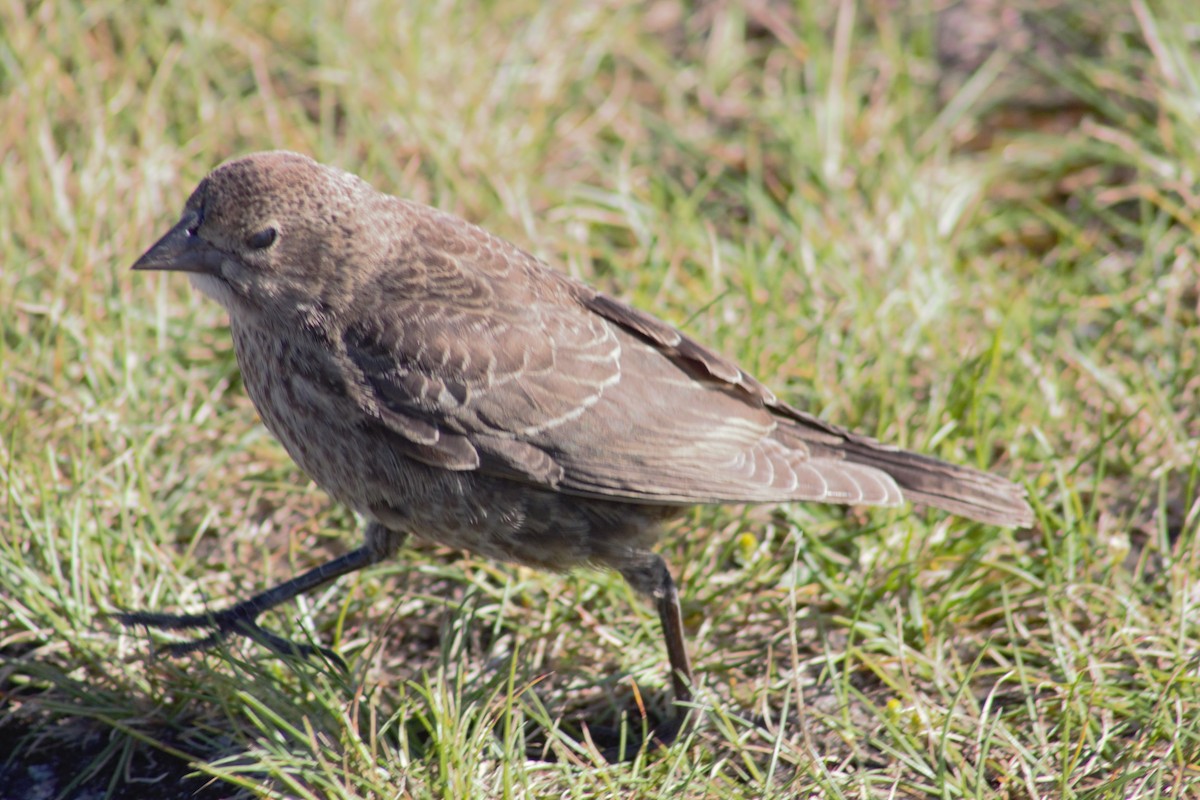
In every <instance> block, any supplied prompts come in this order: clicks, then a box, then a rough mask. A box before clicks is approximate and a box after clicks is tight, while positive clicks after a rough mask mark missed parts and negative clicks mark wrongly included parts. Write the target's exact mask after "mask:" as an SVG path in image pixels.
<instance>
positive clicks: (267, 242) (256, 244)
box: [246, 228, 279, 250]
mask: <svg viewBox="0 0 1200 800" xmlns="http://www.w3.org/2000/svg"><path fill="white" fill-rule="evenodd" d="M278 235H279V232H278V231H276V230H275V229H274V228H263V229H262V230H261V231H259V232H258V233H252V234H250V236H249V238H247V239H246V246H247V247H249V248H250V249H251V250H266V249H267V248H268V247H270V246H271V245H273V244H275V237H277V236H278Z"/></svg>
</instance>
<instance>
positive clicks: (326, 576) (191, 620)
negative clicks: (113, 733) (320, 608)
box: [114, 522, 405, 662]
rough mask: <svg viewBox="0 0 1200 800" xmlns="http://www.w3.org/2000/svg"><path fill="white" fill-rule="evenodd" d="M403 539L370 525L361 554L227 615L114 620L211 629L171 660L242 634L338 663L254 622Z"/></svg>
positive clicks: (387, 552) (132, 614) (177, 648)
mask: <svg viewBox="0 0 1200 800" xmlns="http://www.w3.org/2000/svg"><path fill="white" fill-rule="evenodd" d="M404 538H405V537H404V536H403V535H402V534H399V533H397V532H395V531H390V530H388V529H386V528H383V526H381V525H379V523H377V522H372V523H371V525H370V526H369V527H368V529H367V532H366V539H367V544H365V545H363V546H362V547H360V548H358V549H357V550H353V551H351V552H349V553H347V554H346V555H344V556H340V557H339V558H335V559H334V560H332V561H327V562H326V563H324V564H321V565H319V566H317V567H314V568H312V569H310V570H309V571H308V572H305V573H303V574H301V575H297V576H296V577H295V578H292V579H291V580H289V581H285V582H284V583H281V584H279V585H278V586H274V587H272V588H270V589H268V590H266V591H265V592H262V593H260V594H256V595H254V596H253V597H251V598H250V599H248V600H243V601H242V602H240V603H237V604H236V605H233V606H230V607H229V608H227V609H225V610H223V611H213V612H207V613H203V614H164V613H160V612H155V611H127V612H122V613H119V614H115V615H114V616H115V617H116V619H117V621H118V622H120V623H121V624H123V625H145V626H146V627H148V628H160V629H162V630H183V629H190V628H211V629H212V633H210V634H208V635H207V636H203V637H201V638H199V639H193V640H191V641H187V642H176V643H174V644H170V645H167V648H166V649H167V652H168V653H169V654H171V655H173V656H178V655H184V654H186V653H192V652H195V651H197V650H204V649H207V648H209V647H212V646H213V645H216V644H218V643H219V642H222V641H224V640H225V639H227V638H228V637H229V636H231V635H234V634H238V635H243V636H248V637H249V638H251V639H253V640H254V641H256V642H258V643H260V644H262V645H264V646H265V647H267V648H269V649H270V650H273V651H274V652H276V653H279V654H280V655H288V656H299V657H301V658H308V657H311V656H313V655H316V654H317V653H320V654H322V655H324V656H326V657H327V658H330V659H332V660H334V661H338V662H340V661H341V658H340V657H339V656H338V655H337V654H336V653H334V652H333V651H332V650H329V649H327V648H324V647H318V646H314V645H309V644H300V643H298V642H293V641H290V640H288V639H285V638H283V637H282V636H278V635H276V634H274V633H271V632H270V631H268V630H266V629H265V628H263V627H262V626H260V625H259V624H258V623H257V622H255V620H256V619H257V618H258V617H259V616H260V615H261V614H263V613H264V612H266V611H269V610H271V609H272V608H275V607H276V606H278V605H282V604H283V603H286V602H288V601H289V600H292V599H294V598H296V597H299V596H300V595H302V594H304V593H306V592H309V591H311V590H313V589H315V588H317V587H318V586H320V585H322V584H324V583H328V582H329V581H332V580H334V579H335V578H340V577H341V576H343V575H346V574H348V573H350V572H356V571H357V570H360V569H363V568H365V567H369V566H371V565H372V564H377V563H379V562H380V561H383V560H384V559H386V558H388V557H390V556H391V555H392V554H393V553H395V551H396V550H397V549H399V547H400V545H401V544H402V543H403V541H404Z"/></svg>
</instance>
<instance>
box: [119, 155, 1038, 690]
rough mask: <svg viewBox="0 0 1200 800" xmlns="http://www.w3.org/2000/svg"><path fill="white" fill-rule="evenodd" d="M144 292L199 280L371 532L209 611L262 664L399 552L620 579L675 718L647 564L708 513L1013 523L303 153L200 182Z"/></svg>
mask: <svg viewBox="0 0 1200 800" xmlns="http://www.w3.org/2000/svg"><path fill="white" fill-rule="evenodd" d="M135 269H168V270H180V271H186V272H188V273H190V276H191V280H192V283H193V284H194V285H195V286H196V287H197V288H198V289H200V290H201V291H202V292H204V293H205V294H208V295H209V296H211V297H213V298H214V299H216V300H217V301H218V302H220V303H221V305H223V306H224V307H225V308H226V310H227V311H228V312H229V320H230V328H231V330H232V332H233V338H234V344H235V349H236V352H237V358H238V363H239V365H240V366H241V369H242V374H243V377H244V380H245V385H246V388H247V391H248V392H249V393H250V396H251V398H252V399H253V401H254V404H255V406H256V407H257V408H258V410H259V413H260V414H261V415H262V418H263V421H264V423H265V424H266V426H267V428H268V429H270V431H271V432H272V433H273V434H275V436H277V437H278V438H279V440H280V441H281V442H282V443H283V445H284V447H285V448H286V449H287V451H288V453H289V454H290V455H291V456H292V458H294V459H295V460H296V462H297V463H298V464H299V465H300V466H301V467H302V468H303V469H304V470H305V472H307V473H308V474H309V475H311V476H312V478H313V479H314V480H315V481H316V482H317V483H318V484H319V485H320V486H321V487H323V488H324V489H325V490H326V491H328V492H329V493H330V494H331V495H332V496H333V497H335V498H336V499H338V500H340V501H341V502H343V503H345V504H347V505H349V506H350V507H351V508H353V509H354V510H356V511H357V512H359V513H360V514H362V515H363V516H364V517H366V518H367V519H368V520H369V526H368V528H367V533H366V545H365V547H363V548H360V549H359V550H356V551H354V552H353V553H350V554H349V555H347V556H344V557H343V558H342V559H338V560H337V561H335V562H331V563H330V564H327V565H324V566H322V567H320V568H318V569H316V570H313V571H312V572H310V573H307V574H306V575H304V576H301V577H300V578H297V579H296V580H295V581H292V582H289V583H288V584H285V585H284V586H281V587H277V589H274V590H271V591H270V592H267V593H264V594H263V595H260V596H259V597H256V598H253V599H252V600H250V601H246V602H245V603H243V604H240V605H238V606H235V607H233V608H232V609H229V610H228V611H225V612H220V613H218V614H200V615H191V616H173V615H165V614H151V613H134V614H126V615H122V619H123V620H124V621H125V622H127V623H130V624H149V625H154V626H158V627H167V628H181V627H212V628H213V629H214V632H213V633H212V634H211V635H209V636H208V637H206V638H205V639H202V640H200V641H199V642H193V643H184V644H183V645H181V646H178V647H177V648H176V649H177V650H179V651H186V650H188V649H194V648H195V647H197V646H204V645H207V644H211V643H212V642H214V641H217V640H219V639H220V638H224V637H225V636H226V635H228V634H229V633H232V632H242V633H247V634H249V635H252V636H254V637H256V638H258V639H259V640H261V641H264V642H265V643H267V644H268V645H270V646H272V647H274V648H275V649H277V650H282V651H289V650H294V647H293V646H292V645H291V644H290V643H288V642H286V641H284V640H281V639H278V638H277V637H275V636H274V635H273V634H270V633H268V632H266V631H265V630H263V629H261V628H259V627H258V626H257V625H256V624H255V623H254V622H253V620H254V618H255V617H256V616H257V615H258V614H259V613H261V612H262V611H264V610H266V609H267V608H270V607H271V606H273V605H277V604H278V603H280V602H284V601H286V600H288V599H290V598H292V597H294V596H295V595H296V594H298V593H300V592H303V591H306V590H307V589H310V588H312V587H313V586H315V585H317V584H319V583H321V582H324V581H325V580H329V579H331V578H332V577H336V576H337V575H340V574H344V573H346V572H349V571H352V570H354V569H358V568H361V567H362V566H365V565H367V564H369V563H373V562H375V561H378V560H380V559H382V558H386V557H388V556H390V555H392V554H393V553H394V552H395V551H396V549H397V548H398V547H399V546H400V544H401V543H402V541H403V540H404V537H405V536H406V535H407V534H410V533H411V534H412V535H414V536H417V537H419V538H422V539H427V540H430V541H435V542H440V543H442V544H446V545H450V546H452V547H461V548H464V549H468V550H472V551H475V552H478V553H482V554H484V555H487V556H489V557H492V558H496V559H501V560H505V561H514V562H518V563H522V564H530V565H533V566H537V567H545V568H548V569H555V570H564V569H568V568H570V567H573V566H575V565H578V564H596V565H602V566H606V567H611V568H613V569H616V570H618V571H620V572H621V573H622V574H623V575H624V576H625V577H626V578H627V579H628V580H629V581H630V583H631V584H632V585H633V586H634V588H635V589H637V590H638V591H639V592H641V593H643V594H646V595H648V596H651V597H653V598H654V599H655V600H656V601H657V604H658V609H659V613H660V615H661V617H662V621H663V625H664V628H665V630H666V635H667V642H668V651H669V654H670V657H671V664H672V667H673V670H674V678H675V689H676V693H677V695H678V697H680V698H681V699H687V698H688V697H689V696H690V695H689V692H688V685H689V684H690V682H691V673H690V669H689V666H688V663H687V656H686V653H685V651H684V647H683V637H682V627H681V625H680V622H679V609H678V601H677V599H676V596H675V589H674V586H673V584H672V582H671V577H670V574H669V572H668V571H667V569H666V566H665V564H664V563H663V561H662V559H661V558H659V557H658V556H657V555H655V554H653V553H652V552H651V550H650V547H651V546H652V545H653V543H654V542H655V540H656V539H657V538H658V535H659V526H660V524H661V523H662V522H663V521H664V520H666V519H668V518H670V517H672V516H674V515H675V514H677V513H679V511H680V510H681V508H682V507H685V506H688V505H693V504H697V503H723V502H751V503H772V502H787V501H795V500H815V501H824V502H835V503H854V504H871V505H889V506H892V505H898V504H900V503H901V502H902V501H903V500H905V499H908V500H911V501H913V502H917V503H921V504H925V505H930V506H935V507H938V508H943V509H946V510H948V511H951V512H953V513H955V514H960V515H963V516H967V517H970V518H972V519H976V520H980V521H983V522H989V523H995V524H1000V525H1028V524H1030V523H1031V522H1032V519H1033V515H1032V512H1031V510H1030V508H1029V505H1028V504H1027V503H1026V502H1025V499H1024V492H1023V490H1022V489H1021V488H1020V487H1018V486H1016V485H1014V484H1012V483H1010V482H1008V481H1006V480H1003V479H1002V478H998V477H995V476H993V475H989V474H986V473H983V472H979V471H977V470H973V469H968V468H965V467H959V466H955V465H952V464H948V463H945V462H942V461H938V460H936V459H932V458H929V457H926V456H922V455H918V454H915V453H910V452H906V451H903V450H899V449H896V448H892V447H888V446H886V445H882V444H879V443H878V442H875V441H873V440H871V439H869V438H866V437H863V436H859V435H857V434H854V433H851V432H849V431H845V430H842V429H841V428H837V427H835V426H833V425H830V424H828V423H825V422H822V421H820V420H818V419H816V418H814V417H812V416H810V415H808V414H806V413H804V412H803V411H800V410H798V409H796V408H793V407H792V406H790V405H788V404H786V403H784V402H782V401H780V400H779V399H778V398H776V397H775V395H773V394H772V393H771V391H770V390H768V389H767V388H766V387H764V386H763V385H762V384H761V383H759V382H758V381H757V380H755V379H754V378H752V377H750V376H749V375H747V374H746V373H745V372H743V371H742V370H741V369H739V368H738V366H737V365H736V364H733V363H732V362H730V361H728V360H727V359H725V358H723V357H721V356H720V355H718V354H716V353H715V352H713V351H712V350H709V349H708V348H706V347H704V346H702V345H700V344H698V343H696V342H695V341H693V340H691V339H689V338H688V337H687V336H684V335H683V334H682V333H680V332H679V331H678V330H676V329H675V328H673V327H671V326H669V325H667V324H665V323H663V322H661V321H660V320H658V319H656V318H654V317H652V316H650V315H649V314H646V313H644V312H642V311H638V310H637V309H634V308H631V307H629V306H627V305H625V304H624V303H621V302H619V301H617V300H614V299H612V298H610V297H608V296H606V295H604V294H601V293H599V292H597V291H596V290H594V289H592V288H590V287H589V286H587V285H585V284H582V283H580V282H578V281H575V280H572V279H571V278H569V277H567V276H565V275H563V274H562V273H559V272H556V271H554V270H552V269H550V268H549V267H548V266H546V265H545V264H543V263H542V262H540V261H538V260H537V259H535V258H534V257H533V256H531V255H529V254H528V253H525V252H524V251H522V250H520V249H519V248H517V247H515V246H513V245H511V244H509V243H508V242H505V241H503V240H501V239H498V238H496V237H495V236H492V235H491V234H489V233H487V232H486V231H484V230H482V229H480V228H478V227H476V226H474V225H471V224H469V223H467V222H464V221H463V220H461V219H457V218H455V217H453V216H450V215H448V214H444V213H442V212H440V211H437V210H434V209H432V208H428V207H425V206H421V205H418V204H415V203H410V202H407V201H405V200H401V199H398V198H396V197H392V196H389V195H384V194H380V193H378V192H376V191H375V190H374V189H372V188H371V187H370V186H369V185H367V184H366V183H365V182H363V181H362V180H360V179H358V178H357V177H355V176H353V175H350V174H348V173H345V172H341V171H339V170H336V169H332V168H330V167H325V166H322V165H320V164H317V163H316V162H314V161H312V160H310V159H308V158H306V157H304V156H300V155H296V154H293V153H284V152H272V153H260V154H256V155H252V156H248V157H246V158H242V159H239V160H236V161H233V162H230V163H228V164H225V165H224V166H222V167H220V168H218V169H217V170H215V171H214V172H213V173H212V174H210V175H209V176H208V177H207V178H205V179H204V181H203V182H201V184H200V186H199V187H198V188H197V189H196V191H195V192H194V193H193V194H192V196H191V198H190V199H189V200H188V202H187V205H186V207H185V209H184V212H183V217H182V219H181V220H180V222H179V223H178V224H177V225H176V226H175V227H174V228H173V229H172V230H171V231H170V232H169V233H168V234H167V235H166V236H164V237H163V239H161V240H160V241H159V242H158V243H157V244H155V245H154V247H153V248H151V249H150V250H149V251H148V252H147V253H146V254H145V255H144V256H142V258H141V259H140V260H139V261H138V263H137V264H136V265H135Z"/></svg>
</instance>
